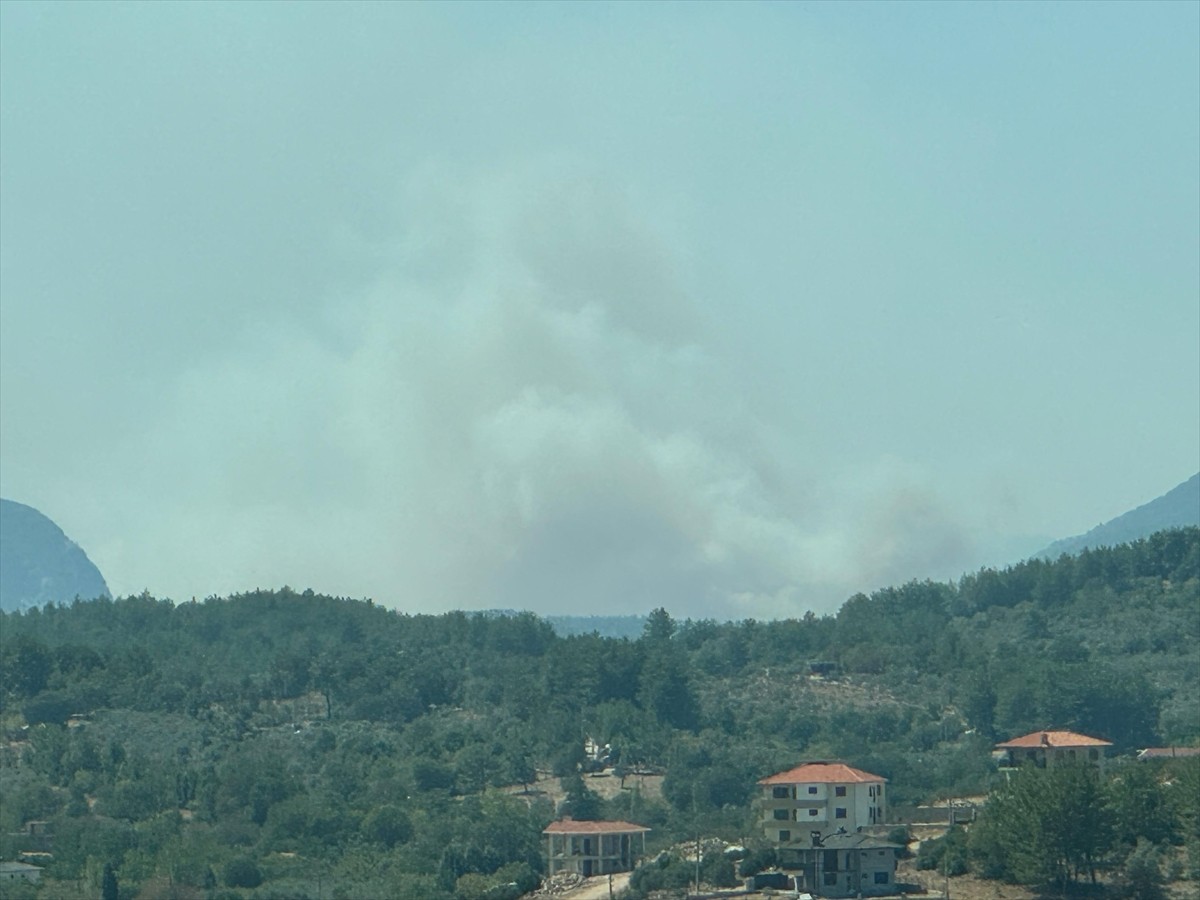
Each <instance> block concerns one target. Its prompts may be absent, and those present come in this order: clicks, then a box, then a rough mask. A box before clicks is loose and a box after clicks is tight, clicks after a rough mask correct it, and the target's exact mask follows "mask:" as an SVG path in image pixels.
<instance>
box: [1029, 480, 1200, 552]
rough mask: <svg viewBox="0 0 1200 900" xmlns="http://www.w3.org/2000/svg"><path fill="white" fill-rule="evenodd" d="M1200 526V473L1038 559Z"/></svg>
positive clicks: (1052, 546)
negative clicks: (1169, 530)
mask: <svg viewBox="0 0 1200 900" xmlns="http://www.w3.org/2000/svg"><path fill="white" fill-rule="evenodd" d="M1193 525H1200V472H1198V473H1197V474H1195V475H1193V476H1192V477H1191V478H1189V479H1187V480H1186V481H1184V482H1183V483H1182V484H1179V485H1176V486H1175V487H1173V488H1172V489H1171V490H1169V491H1167V492H1166V493H1165V494H1163V495H1162V496H1161V497H1156V498H1155V499H1153V500H1151V501H1149V502H1148V503H1143V504H1142V505H1141V506H1138V507H1135V508H1134V509H1131V510H1129V511H1128V512H1124V513H1122V514H1121V515H1119V516H1117V517H1116V518H1114V519H1110V520H1109V521H1107V522H1104V523H1101V524H1100V525H1097V526H1096V527H1095V528H1093V529H1091V530H1090V531H1087V532H1085V533H1084V534H1077V535H1074V536H1073V537H1066V538H1062V539H1060V540H1057V541H1054V542H1053V543H1052V544H1049V545H1048V546H1046V547H1045V548H1044V549H1042V550H1041V551H1039V552H1038V553H1035V554H1034V557H1033V558H1035V559H1057V558H1058V557H1059V556H1061V555H1062V554H1064V553H1069V554H1073V553H1079V552H1080V551H1082V550H1084V549H1094V548H1096V547H1112V546H1115V545H1117V544H1125V543H1128V542H1130V541H1136V540H1138V539H1139V538H1145V537H1149V536H1150V535H1151V534H1154V533H1155V532H1156V531H1164V530H1166V529H1168V528H1186V527H1189V526H1193Z"/></svg>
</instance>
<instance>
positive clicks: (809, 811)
mask: <svg viewBox="0 0 1200 900" xmlns="http://www.w3.org/2000/svg"><path fill="white" fill-rule="evenodd" d="M758 783H759V784H760V785H761V786H762V789H763V794H762V809H763V819H762V824H763V828H764V831H765V833H766V838H767V840H768V841H770V842H771V843H773V844H775V845H777V846H779V847H786V846H788V845H791V844H798V843H801V842H807V841H808V840H809V835H810V834H811V832H812V831H821V830H828V829H830V828H845V829H847V830H848V831H853V830H854V829H856V828H861V827H862V826H864V825H877V824H882V823H883V822H884V821H885V818H884V817H885V816H886V814H887V801H886V799H885V797H884V786H885V785H886V784H887V779H886V778H884V777H883V776H882V775H872V774H871V773H870V772H864V771H863V770H862V769H856V768H854V767H853V766H848V765H846V764H845V763H843V762H829V761H818V762H806V763H803V764H801V765H799V766H796V767H795V768H794V769H788V770H787V771H786V772H778V773H776V774H774V775H770V776H768V777H766V778H763V779H761V780H760V781H759V782H758Z"/></svg>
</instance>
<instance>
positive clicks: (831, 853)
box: [821, 850, 837, 884]
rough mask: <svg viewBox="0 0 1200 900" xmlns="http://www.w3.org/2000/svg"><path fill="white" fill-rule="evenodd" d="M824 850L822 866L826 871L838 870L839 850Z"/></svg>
mask: <svg viewBox="0 0 1200 900" xmlns="http://www.w3.org/2000/svg"><path fill="white" fill-rule="evenodd" d="M823 852H824V854H825V859H823V860H822V861H821V868H823V869H824V870H825V871H826V872H836V871H837V851H836V850H825V851H823ZM825 883H826V884H832V882H829V881H827V882H825Z"/></svg>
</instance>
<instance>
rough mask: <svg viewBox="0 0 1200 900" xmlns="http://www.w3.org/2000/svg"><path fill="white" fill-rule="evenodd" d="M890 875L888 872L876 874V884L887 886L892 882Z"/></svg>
mask: <svg viewBox="0 0 1200 900" xmlns="http://www.w3.org/2000/svg"><path fill="white" fill-rule="evenodd" d="M888 874H889V873H887V872H876V873H875V883H876V884H887V883H888V881H890V880H891V879H889V878H888Z"/></svg>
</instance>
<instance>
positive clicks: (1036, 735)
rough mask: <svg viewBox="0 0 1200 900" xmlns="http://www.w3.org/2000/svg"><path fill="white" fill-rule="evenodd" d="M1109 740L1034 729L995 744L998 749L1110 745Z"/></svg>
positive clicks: (1069, 732) (1072, 733)
mask: <svg viewBox="0 0 1200 900" xmlns="http://www.w3.org/2000/svg"><path fill="white" fill-rule="evenodd" d="M1111 746H1112V742H1111V741H1102V740H1100V739H1099V738H1094V737H1088V736H1087V735H1086V734H1076V733H1075V732H1074V731H1035V732H1033V733H1032V734H1027V735H1024V736H1022V737H1019V738H1013V739H1012V740H1011V741H1005V742H1004V743H1003V744H997V745H996V747H997V749H1000V750H1008V749H1013V750H1019V749H1025V748H1031V749H1032V748H1036V747H1111Z"/></svg>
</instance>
